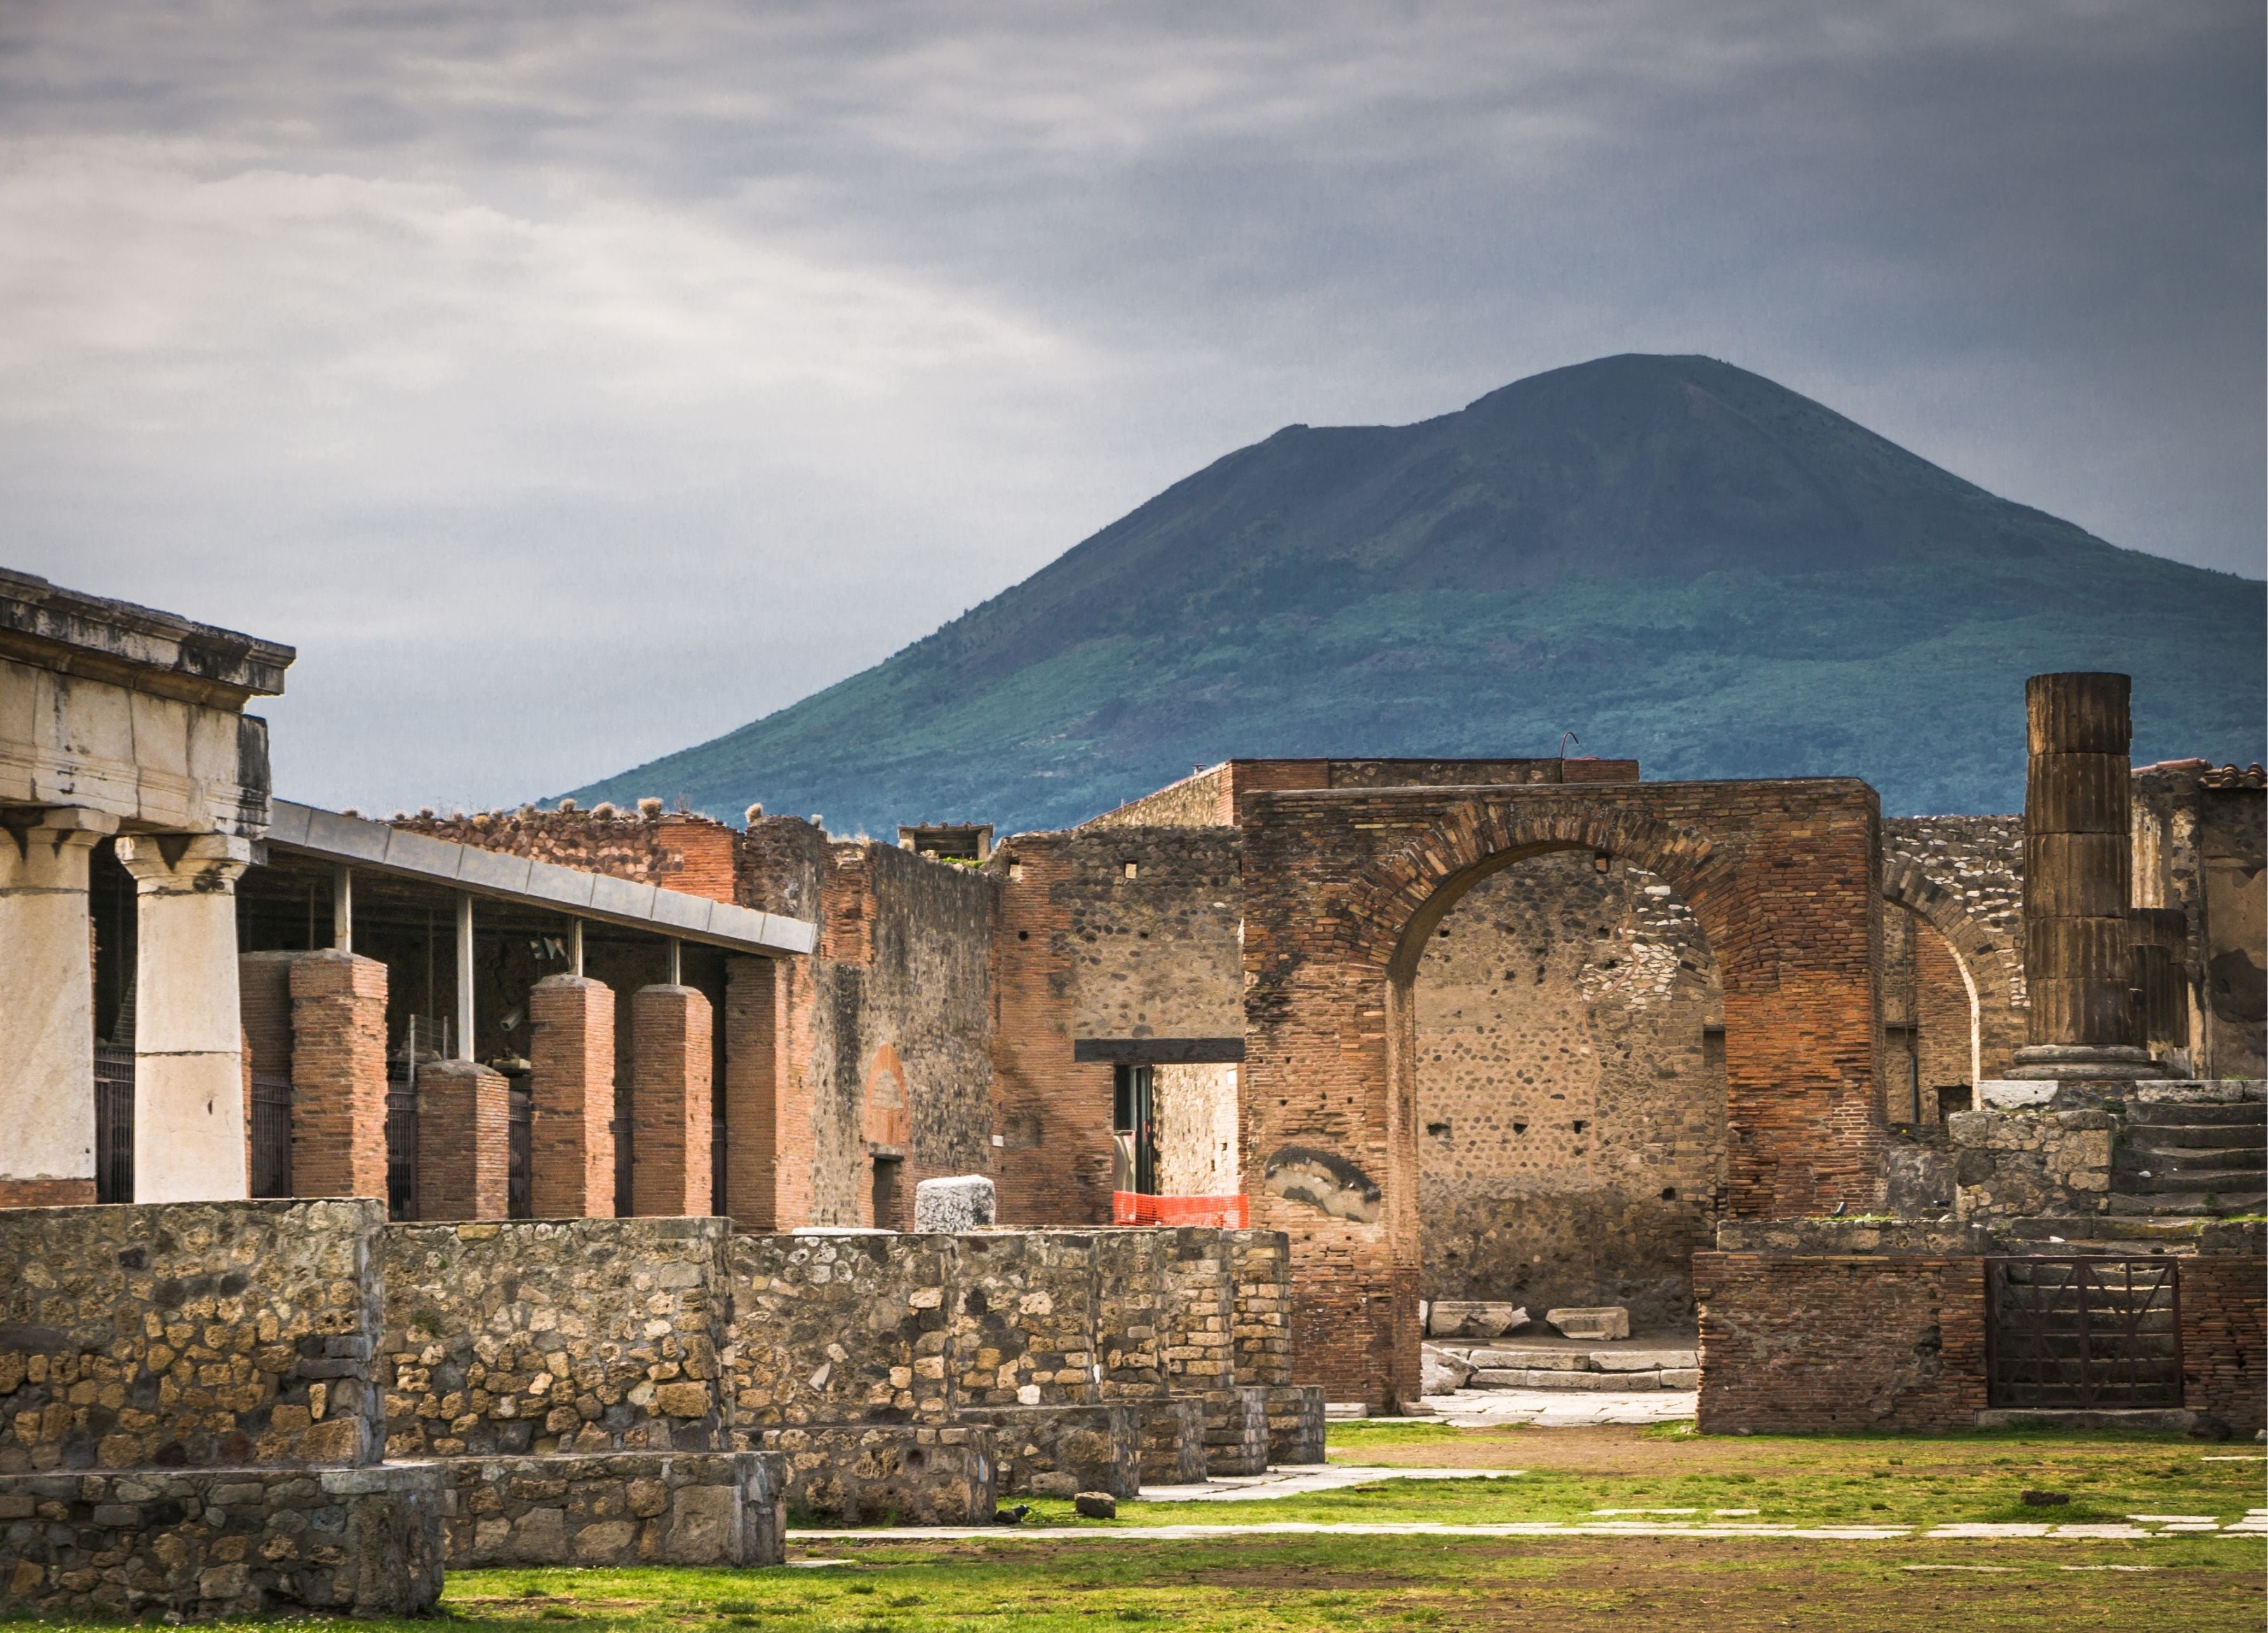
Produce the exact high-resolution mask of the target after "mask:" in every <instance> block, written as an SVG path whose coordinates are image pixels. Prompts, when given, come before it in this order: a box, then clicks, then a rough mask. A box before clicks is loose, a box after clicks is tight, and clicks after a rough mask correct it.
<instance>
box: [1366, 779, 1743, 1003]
mask: <svg viewBox="0 0 2268 1633" xmlns="http://www.w3.org/2000/svg"><path fill="white" fill-rule="evenodd" d="M1555 850H1594V851H1598V852H1600V853H1602V854H1603V855H1607V856H1612V857H1622V858H1623V859H1624V860H1625V861H1628V862H1631V863H1635V864H1637V865H1638V866H1639V867H1642V868H1644V869H1645V870H1646V872H1649V873H1653V874H1657V875H1659V876H1660V877H1661V879H1663V880H1665V881H1666V882H1667V883H1668V885H1669V886H1670V887H1671V888H1672V889H1674V890H1675V891H1676V892H1677V894H1679V895H1680V896H1681V897H1683V899H1684V901H1685V903H1686V905H1687V906H1689V907H1690V908H1692V909H1693V913H1694V916H1695V918H1697V920H1699V921H1700V923H1701V928H1702V932H1703V933H1704V934H1705V935H1706V936H1708V937H1709V938H1710V941H1711V946H1712V949H1713V948H1714V946H1715V938H1716V935H1717V933H1718V930H1719V926H1718V925H1717V924H1714V923H1712V916H1716V915H1712V912H1711V911H1710V910H1709V908H1706V907H1705V901H1708V900H1709V899H1710V898H1712V896H1713V897H1717V898H1721V897H1722V895H1723V894H1724V893H1723V889H1722V886H1723V885H1724V883H1725V878H1724V876H1725V875H1726V874H1727V868H1726V867H1725V866H1724V864H1723V863H1722V862H1721V860H1720V859H1719V856H1718V854H1717V848H1716V846H1715V845H1714V844H1713V843H1712V842H1711V841H1710V840H1709V839H1708V837H1707V836H1706V835H1703V834H1700V833H1698V832H1696V831H1695V830H1694V829H1692V828H1679V827H1675V826H1673V825H1671V824H1669V823H1668V822H1664V821H1661V820H1658V819H1656V818H1654V817H1650V816H1647V815H1646V814H1645V813H1642V812H1637V811H1628V810H1618V809H1616V808H1615V807H1613V806H1611V805H1579V804H1572V803H1570V804H1566V805H1557V806H1556V807H1552V808H1550V809H1542V810H1539V809H1537V808H1536V807H1535V805H1532V804H1521V803H1517V802H1514V801H1510V800H1494V799H1474V800H1469V801H1466V802H1465V803H1463V804H1462V805H1458V806H1456V807H1454V809H1452V810H1449V811H1447V812H1444V813H1442V814H1441V815H1440V818H1439V819H1437V820H1435V821H1434V822H1433V823H1432V825H1431V826H1430V827H1429V828H1427V829H1426V831H1425V833H1424V834H1422V835H1418V837H1416V838H1414V839H1412V840H1410V841H1409V842H1407V843H1405V844H1403V846H1402V847H1401V849H1400V850H1396V851H1395V852H1394V853H1393V854H1392V855H1390V856H1387V857H1381V858H1380V859H1379V860H1378V861H1376V862H1373V863H1372V864H1370V865H1369V866H1368V867H1366V868H1365V869H1364V870H1363V871H1362V872H1361V873H1359V875H1358V876H1357V877H1356V879H1355V881H1354V889H1353V891H1352V893H1351V895H1350V896H1349V898H1348V900H1347V903H1346V908H1345V913H1346V920H1347V924H1348V928H1349V933H1350V934H1351V937H1352V938H1353V941H1354V944H1355V946H1356V948H1357V949H1358V950H1359V953H1361V955H1362V956H1363V957H1364V958H1366V960H1369V961H1370V962H1372V963H1373V964H1381V965H1383V966H1385V967H1387V968H1388V970H1389V971H1390V972H1392V974H1393V975H1394V977H1395V981H1396V982H1397V983H1399V982H1407V981H1408V980H1409V978H1410V976H1412V975H1415V974H1416V971H1417V958H1418V953H1419V952H1420V951H1422V949H1423V948H1424V946H1425V938H1426V937H1427V936H1429V935H1431V934H1432V931H1433V929H1434V927H1435V926H1436V925H1438V924H1439V923H1440V921H1441V920H1442V919H1443V918H1444V917H1446V916H1447V914H1448V913H1449V910H1450V909H1451V908H1454V907H1455V906H1456V904H1457V902H1458V901H1460V900H1461V899H1462V897H1463V896H1464V894H1465V893H1466V892H1467V891H1469V890H1470V889H1471V888H1472V887H1473V886H1475V885H1476V884H1478V883H1479V882H1480V881H1481V880H1482V879H1486V878H1487V877H1488V876H1489V875H1490V874H1491V873H1495V872H1501V871H1502V870H1503V869H1505V868H1507V867H1512V866H1513V865H1515V864H1519V863H1521V862H1523V861H1526V860H1527V859H1528V858H1529V857H1539V856H1543V855H1546V854H1548V853H1550V852H1551V851H1555ZM1724 928H1725V929H1726V930H1727V931H1730V930H1731V928H1732V927H1731V926H1730V925H1729V924H1727V925H1725V926H1724Z"/></svg>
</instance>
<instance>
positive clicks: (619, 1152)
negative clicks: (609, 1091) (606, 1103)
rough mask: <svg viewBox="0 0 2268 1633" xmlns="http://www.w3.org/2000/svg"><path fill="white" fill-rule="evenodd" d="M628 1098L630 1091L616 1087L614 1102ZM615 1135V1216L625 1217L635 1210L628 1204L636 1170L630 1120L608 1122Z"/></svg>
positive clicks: (617, 1102) (619, 1103) (622, 1119)
mask: <svg viewBox="0 0 2268 1633" xmlns="http://www.w3.org/2000/svg"><path fill="white" fill-rule="evenodd" d="M629 1098H630V1092H629V1091H628V1090H626V1089H622V1088H620V1087H617V1088H616V1089H615V1105H617V1106H620V1105H621V1104H622V1102H623V1101H624V1100H627V1099H629ZM607 1126H608V1129H611V1130H613V1132H614V1136H615V1217H616V1218H618V1219H627V1218H629V1217H630V1215H631V1214H633V1213H634V1212H636V1211H637V1210H636V1209H634V1208H632V1207H631V1206H630V1178H631V1175H632V1174H634V1173H636V1172H637V1151H635V1150H633V1149H632V1140H631V1128H630V1119H629V1118H628V1117H617V1118H615V1120H614V1121H613V1122H610V1123H608V1125H607Z"/></svg>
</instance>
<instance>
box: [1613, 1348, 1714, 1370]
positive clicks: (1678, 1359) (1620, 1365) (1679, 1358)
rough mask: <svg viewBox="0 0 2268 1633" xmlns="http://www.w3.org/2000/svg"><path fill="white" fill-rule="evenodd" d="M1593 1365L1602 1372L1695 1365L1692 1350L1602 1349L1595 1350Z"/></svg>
mask: <svg viewBox="0 0 2268 1633" xmlns="http://www.w3.org/2000/svg"><path fill="white" fill-rule="evenodd" d="M1590 1362H1591V1365H1593V1366H1594V1368H1596V1369H1597V1370H1598V1371H1600V1372H1660V1371H1661V1369H1662V1368H1664V1367H1670V1366H1691V1365H1694V1358H1693V1351H1692V1350H1596V1351H1594V1352H1593V1353H1592V1355H1591V1357H1590Z"/></svg>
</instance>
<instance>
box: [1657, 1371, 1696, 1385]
mask: <svg viewBox="0 0 2268 1633" xmlns="http://www.w3.org/2000/svg"><path fill="white" fill-rule="evenodd" d="M1661 1387H1663V1388H1664V1389H1698V1388H1699V1387H1701V1373H1700V1372H1699V1370H1698V1369H1697V1368H1695V1367H1690V1366H1665V1367H1663V1368H1662V1369H1661Z"/></svg>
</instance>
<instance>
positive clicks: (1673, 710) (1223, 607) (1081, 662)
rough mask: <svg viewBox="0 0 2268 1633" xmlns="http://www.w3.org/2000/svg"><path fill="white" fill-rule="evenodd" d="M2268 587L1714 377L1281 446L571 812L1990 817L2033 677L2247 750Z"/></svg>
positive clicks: (2195, 742)
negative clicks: (1836, 790) (1646, 791)
mask: <svg viewBox="0 0 2268 1633" xmlns="http://www.w3.org/2000/svg"><path fill="white" fill-rule="evenodd" d="M2264 590H2268V586H2264V585H2262V584H2261V583H2259V582H2257V581H2255V580H2250V579H2245V578H2239V577H2234V576H2232V575H2229V574H2226V573H2216V572H2209V571H2205V570H2202V569H2199V568H2195V567H2187V566H2183V565H2181V564H2179V563H2174V562H2169V561H2165V560H2162V559H2161V558H2159V557H2156V556H2153V555H2144V554H2141V553H2140V552H2138V551H2133V550H2124V549H2119V548H2116V547H2115V546H2112V545H2110V544H2106V543H2105V542H2103V541H2102V540H2100V539H2097V538H2095V537H2094V536H2093V535H2092V534H2090V533H2086V532H2084V531H2082V530H2081V529H2080V528H2078V527H2075V526H2072V525H2071V524H2070V523H2068V522H2065V521H2059V520H2058V519H2056V518H2055V517H2052V516H2049V515H2046V514H2044V513H2043V512H2042V511H2036V510H2031V509H2029V508H2028V507H2026V506H2024V505H2021V504H2011V503H2010V502H2009V501H2007V500H2006V499H2001V498H1998V497H1994V496H1993V495H1992V494H1990V493H1987V492H1985V490H1984V489H1981V488H1977V487H1976V486H1974V485H1972V484H1970V483H1969V482H1963V481H1962V480H1961V479H1960V478H1959V477H1957V476H1955V475H1953V474H1951V473H1949V472H1947V471H1944V470H1941V469H1940V468H1939V467H1936V466H1934V465H1932V464H1930V463H1929V462H1928V461H1927V460H1922V459H1919V458H1918V457H1916V456H1915V455H1913V454H1911V453H1909V452H1906V451H1905V450H1904V449H1903V448H1900V447H1898V446H1897V445H1896V444H1894V443H1890V442H1888V441H1886V440H1884V439H1883V438H1881V437H1877V436H1875V435H1874V433H1873V432H1872V431H1869V430H1867V429H1866V428H1865V427H1864V426H1861V425H1859V424H1856V423H1853V422H1852V421H1850V420H1847V419H1845V418H1844V417H1843V416H1841V415H1838V414H1837V413H1835V412H1834V411H1832V410H1831V409H1829V408H1823V407H1822V406H1821V405H1820V404H1818V403H1816V402H1814V401H1810V400H1809V399H1808V398H1805V397H1801V396H1799V395H1797V394H1795V393H1793V392H1791V391H1788V390H1786V388H1784V387H1782V386H1778V385H1775V384H1773V383H1772V382H1771V380H1768V379H1764V378H1763V377H1761V376H1759V375H1756V374H1751V373H1749V372H1747V371H1744V370H1742V369H1738V368H1734V367H1733V366H1731V365H1730V364H1724V363H1719V362H1716V361H1714V360H1712V359H1711V358H1707V357H1643V356H1628V357H1604V358H1601V359H1599V360H1598V361H1596V362H1593V363H1587V364H1580V365H1578V366H1576V367H1572V368H1565V369H1558V370H1555V371H1551V372H1550V373H1546V374H1539V375H1535V376H1534V377H1533V378H1531V379H1524V380H1521V381H1519V382H1518V383H1516V384H1514V385H1511V386H1506V387H1504V388H1503V389H1502V390H1500V391H1496V392H1491V394H1489V395H1487V396H1485V397H1483V398H1481V399H1480V400H1479V401H1477V402H1475V403H1473V404H1472V405H1471V406H1469V408H1465V409H1463V410H1462V411H1461V412H1459V413H1455V414H1447V415H1443V416H1440V418H1438V419H1432V420H1426V421H1424V422H1422V423H1418V424H1415V425H1401V426H1337V427H1324V428H1316V427H1310V426H1306V425H1292V426H1287V427H1286V428H1285V429H1284V430H1280V431H1278V432H1277V433H1276V434H1275V435H1274V436H1272V437H1270V438H1268V439H1267V440H1266V441H1264V442H1261V443H1257V444H1256V445H1253V446H1251V447H1248V448H1241V449H1239V450H1238V451H1237V452H1234V453H1232V454H1229V455H1228V456H1227V457H1226V458H1225V459H1222V460H1218V461H1216V462H1215V463H1214V464H1212V465H1210V466H1208V467H1205V468H1204V470H1201V471H1199V472H1197V474H1195V475H1193V476H1190V477H1188V478H1186V479H1185V480H1183V481H1182V482H1176V483H1175V485H1174V486H1173V487H1171V488H1169V489H1167V490H1166V491H1165V492H1163V493H1161V494H1160V495H1159V496H1158V497H1156V498H1154V499H1152V500H1151V501H1150V502H1149V503H1148V504H1145V505H1143V506H1142V507H1141V508H1140V509H1139V510H1138V511H1134V512H1133V513H1132V514H1131V515H1129V516H1127V517H1125V518H1123V519H1121V520H1119V521H1117V522H1114V523H1113V524H1111V526H1108V527H1106V528H1104V529H1103V530H1102V531H1101V533H1096V534H1095V535H1094V537H1093V538H1091V539H1088V540H1087V541H1086V542H1084V543H1082V544H1079V545H1078V546H1077V547H1075V548H1072V549H1071V550H1069V551H1066V552H1065V553H1064V555H1061V556H1060V557H1058V558H1057V560H1056V561H1054V562H1053V563H1049V565H1048V566H1047V567H1045V568H1043V569H1042V570H1040V571H1039V572H1037V573H1035V574H1033V575H1032V577H1029V578H1027V579H1026V580H1025V581H1024V582H1023V583H1021V584H1020V585H1016V586H1014V587H1013V589H1010V590H1007V591H1005V592H1002V593H1001V594H999V595H997V596H995V597H993V598H992V599H991V600H989V601H987V602H985V603H984V604H983V606H981V607H976V608H974V609H972V610H971V611H969V612H968V613H966V614H963V615H962V616H961V617H959V618H956V619H954V621H953V622H951V623H948V624H946V626H945V627H944V628H943V629H939V630H938V631H937V632H936V633H935V634H933V635H931V636H928V637H926V638H925V639H924V640H920V641H917V642H916V643H914V644H912V645H910V646H909V647H906V648H905V649H904V650H903V651H900V652H898V653H897V654H895V656H893V657H892V658H888V659H887V661H885V662H883V663H880V664H878V665H876V666H874V667H873V668H871V669H868V670H866V671H865V672H864V673H859V674H856V675H853V676H851V678H850V679H849V680H844V681H842V682H841V683H839V684H837V685H836V686H832V687H829V688H827V689H826V690H825V691H823V692H820V693H818V694H816V695H814V696H811V697H807V698H806V699H804V700H803V701H802V702H799V703H796V704H794V705H793V706H792V707H790V708H786V709H783V710H779V711H777V713H774V714H771V715H768V716H766V717H763V718H762V719H761V720H757V721H755V722H754V723H752V724H750V725H745V726H742V727H740V729H739V730H738V731H735V732H728V733H727V734H725V736H723V737H719V738H717V739H714V740H713V741H711V742H707V743H703V744H700V745H698V746H697V747H692V748H688V749H684V750H682V751H681V752H679V753H676V754H669V755H666V756H665V757H663V758H662V759H659V760H656V761H652V762H651V763H649V764H646V765H643V766H640V767H638V768H637V769H635V770H631V771H626V772H624V773H622V775H621V776H613V777H608V778H607V779H605V780H604V781H601V782H598V783H592V784H590V785H588V786H587V787H585V788H582V789H578V790H576V791H575V792H576V794H577V795H578V796H579V797H581V798H585V800H588V799H593V798H610V799H615V800H625V799H629V798H636V797H637V796H639V795H644V794H658V795H661V796H663V797H665V798H673V797H682V798H686V799H688V800H689V801H690V802H691V804H692V805H694V806H696V808H699V809H703V810H708V811H711V812H714V813H717V814H718V815H721V816H728V817H734V818H737V816H738V814H739V813H740V810H741V809H742V807H743V806H744V805H746V804H747V802H748V801H750V800H753V799H761V800H762V801H763V802H764V803H765V804H766V805H767V806H769V807H770V809H772V810H774V811H779V812H791V813H811V812H819V813H825V815H826V817H827V820H828V827H829V828H831V829H833V830H834V831H836V832H837V833H849V832H854V831H858V830H859V829H862V828H863V829H866V830H871V831H873V833H875V834H877V835H887V836H895V825H896V824H897V823H899V822H911V821H917V820H960V819H968V820H989V821H991V822H994V823H996V824H998V826H999V828H1000V830H1001V831H1002V832H1003V833H1007V832H1011V831H1013V830H1016V829H1020V828H1053V827H1061V826H1066V825H1068V824H1071V823H1073V822H1077V821H1079V820H1081V819H1083V818H1086V817H1088V816H1091V815H1093V814H1094V813H1097V812H1100V811H1103V810H1106V809H1108V807H1110V806H1111V805H1116V804H1117V803H1119V802H1121V801H1123V800H1124V799H1127V798H1132V797H1133V796H1135V795H1137V794H1140V793H1143V792H1145V791H1148V790H1150V789H1152V788H1155V787H1158V786H1160V785H1161V784H1163V783H1167V782H1171V781H1173V780H1174V779H1175V778H1176V777H1179V776H1184V775H1186V774H1187V773H1188V771H1189V769H1190V768H1191V767H1192V766H1194V765H1198V764H1204V763H1210V762H1211V761H1217V760H1220V759H1223V758H1226V757H1227V756H1230V755H1236V754H1243V755H1301V754H1350V755H1351V754H1442V755H1494V754H1508V755H1521V754H1552V753H1554V752H1555V751H1556V750H1557V747H1558V745H1559V740H1560V733H1561V732H1563V731H1569V730H1572V731H1573V732H1576V733H1577V734H1578V736H1579V737H1580V740H1581V743H1582V747H1583V748H1584V749H1585V750H1586V751H1587V752H1589V753H1592V754H1605V755H1621V756H1634V757H1636V758H1637V759H1638V761H1640V762H1641V764H1642V766H1643V769H1644V771H1645V774H1646V776H1648V777H1649V778H1665V777H1727V776H1823V775H1830V774H1849V775H1856V776H1863V777H1865V778H1867V780H1868V781H1869V782H1871V783H1874V786H1875V787H1876V788H1877V789H1879V790H1880V791H1881V795H1882V800H1883V809H1884V811H1885V813H1888V814H1900V813H1918V812H1947V813H1951V812H1985V811H2014V810H2016V809H2019V808H2021V805H2022V801H2023V773H2024V723H2023V715H2022V709H2023V698H2022V683H2023V680H2024V677H2025V676H2026V675H2028V674H2032V673H2038V672H2040V671H2043V670H2051V669H2117V670H2123V671H2125V672H2127V673H2131V674H2132V675H2133V677H2134V717H2135V757H2136V759H2137V760H2138V761H2148V760H2154V759H2160V758H2171V757H2176V756H2179V755H2185V754H2203V755H2205V756H2207V757H2209V758H2211V759H2213V760H2215V761H2227V760H2235V761H2251V760H2256V759H2259V758H2261V757H2262V756H2263V751H2264V741H2263V739H2264V728H2263V719H2264V715H2268V687H2264V680H2263V674H2264V667H2268V638H2264V628H2268V600H2264Z"/></svg>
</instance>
